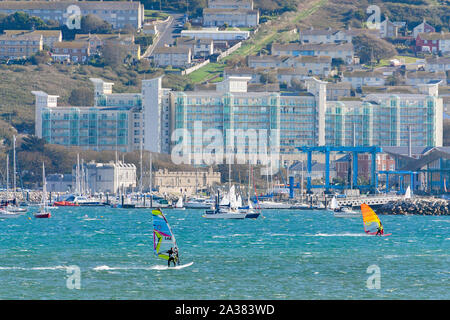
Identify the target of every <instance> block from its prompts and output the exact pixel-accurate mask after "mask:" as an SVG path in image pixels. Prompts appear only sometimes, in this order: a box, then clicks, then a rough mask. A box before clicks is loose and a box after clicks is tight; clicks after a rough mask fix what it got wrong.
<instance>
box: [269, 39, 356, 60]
mask: <svg viewBox="0 0 450 320" xmlns="http://www.w3.org/2000/svg"><path fill="white" fill-rule="evenodd" d="M271 54H272V55H276V56H293V57H298V56H327V57H331V58H332V59H342V60H343V61H344V62H345V63H346V64H353V63H355V52H354V48H353V44H351V43H343V44H331V43H323V44H299V43H288V44H277V43H275V44H272V48H271Z"/></svg>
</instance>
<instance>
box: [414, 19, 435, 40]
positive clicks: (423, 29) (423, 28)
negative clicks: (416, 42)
mask: <svg viewBox="0 0 450 320" xmlns="http://www.w3.org/2000/svg"><path fill="white" fill-rule="evenodd" d="M430 32H436V29H435V28H434V27H433V26H432V25H431V24H429V23H427V22H426V20H424V21H423V22H422V23H421V24H419V25H417V26H416V27H414V29H413V37H414V39H416V38H417V36H418V35H419V33H430Z"/></svg>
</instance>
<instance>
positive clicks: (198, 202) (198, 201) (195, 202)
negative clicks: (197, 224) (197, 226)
mask: <svg viewBox="0 0 450 320" xmlns="http://www.w3.org/2000/svg"><path fill="white" fill-rule="evenodd" d="M213 205H214V200H211V199H203V198H193V199H190V200H189V201H187V202H186V203H185V204H184V206H185V207H186V208H188V209H209V208H211V207H212V206H213Z"/></svg>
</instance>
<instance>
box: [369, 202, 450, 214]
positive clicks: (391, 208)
mask: <svg viewBox="0 0 450 320" xmlns="http://www.w3.org/2000/svg"><path fill="white" fill-rule="evenodd" d="M449 204H450V203H449V201H447V200H443V199H433V198H431V199H426V198H425V199H405V200H398V201H391V202H388V203H386V204H384V205H381V206H380V207H378V208H377V209H376V212H377V213H378V214H393V215H410V214H411V215H412V214H414V215H425V216H448V215H450V208H449Z"/></svg>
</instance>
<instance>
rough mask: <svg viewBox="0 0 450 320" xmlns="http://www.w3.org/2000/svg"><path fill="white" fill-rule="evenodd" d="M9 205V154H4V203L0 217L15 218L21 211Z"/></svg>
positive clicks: (0, 210) (0, 209)
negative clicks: (12, 208) (14, 209)
mask: <svg viewBox="0 0 450 320" xmlns="http://www.w3.org/2000/svg"><path fill="white" fill-rule="evenodd" d="M10 208H11V206H10V205H9V155H8V154H7V155H6V205H5V206H4V207H1V208H0V219H8V218H17V217H19V216H21V215H22V214H23V212H22V211H12V210H10Z"/></svg>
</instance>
